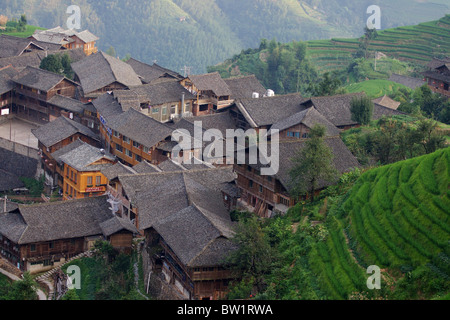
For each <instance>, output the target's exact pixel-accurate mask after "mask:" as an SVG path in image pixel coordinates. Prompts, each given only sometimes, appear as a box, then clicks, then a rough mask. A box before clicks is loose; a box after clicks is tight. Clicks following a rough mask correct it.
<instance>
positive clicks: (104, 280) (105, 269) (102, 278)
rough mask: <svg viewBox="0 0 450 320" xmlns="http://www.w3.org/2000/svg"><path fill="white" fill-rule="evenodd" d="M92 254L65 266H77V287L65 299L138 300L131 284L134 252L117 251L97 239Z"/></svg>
mask: <svg viewBox="0 0 450 320" xmlns="http://www.w3.org/2000/svg"><path fill="white" fill-rule="evenodd" d="M95 248H96V249H97V250H98V251H97V252H96V254H95V255H94V256H93V257H90V258H82V259H77V260H74V261H72V262H71V263H69V264H67V265H65V266H64V267H63V268H62V270H63V271H64V272H67V268H68V267H69V266H70V265H76V266H78V267H79V268H80V272H81V284H80V289H74V290H72V291H74V292H70V295H69V297H66V299H80V300H142V299H144V298H143V297H142V296H141V295H140V294H139V293H138V292H137V290H136V286H135V283H134V271H133V263H134V262H135V261H136V260H137V255H136V254H135V253H134V254H131V255H127V254H123V253H117V252H116V251H115V250H114V249H113V248H112V246H111V245H110V244H109V243H108V242H104V241H98V242H96V244H95Z"/></svg>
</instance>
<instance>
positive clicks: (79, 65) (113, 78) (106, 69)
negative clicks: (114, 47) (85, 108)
mask: <svg viewBox="0 0 450 320" xmlns="http://www.w3.org/2000/svg"><path fill="white" fill-rule="evenodd" d="M72 69H73V71H74V72H75V74H76V75H77V77H78V78H79V79H80V82H81V87H82V89H83V92H84V94H85V95H86V94H89V93H91V92H93V91H96V90H98V89H101V88H103V87H105V86H107V85H109V84H111V83H114V82H118V83H121V84H123V85H124V86H126V87H132V86H138V85H141V84H142V82H141V80H140V79H139V77H138V75H137V74H136V73H135V72H134V70H133V68H131V66H130V65H129V64H127V63H125V62H123V61H121V60H119V59H117V58H114V57H111V56H110V55H108V54H106V53H104V52H97V53H94V54H91V55H90V56H88V57H86V58H84V59H82V60H80V61H78V62H75V63H72Z"/></svg>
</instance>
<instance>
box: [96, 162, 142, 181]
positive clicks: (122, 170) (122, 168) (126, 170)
mask: <svg viewBox="0 0 450 320" xmlns="http://www.w3.org/2000/svg"><path fill="white" fill-rule="evenodd" d="M101 172H102V174H103V175H104V176H105V177H106V178H107V179H108V180H109V181H111V180H114V179H116V178H117V177H118V176H119V175H121V174H135V173H137V171H136V170H134V169H132V168H131V167H128V166H126V165H124V164H123V163H121V162H117V163H116V164H114V165H112V166H108V167H106V168H105V169H103V170H101Z"/></svg>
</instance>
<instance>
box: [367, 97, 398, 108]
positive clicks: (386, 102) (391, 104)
mask: <svg viewBox="0 0 450 320" xmlns="http://www.w3.org/2000/svg"><path fill="white" fill-rule="evenodd" d="M372 102H373V103H376V104H379V105H381V106H383V107H386V108H390V109H394V110H397V108H398V107H399V106H400V104H401V102H398V101H395V100H393V99H391V98H389V97H388V96H387V95H384V96H381V97H379V98H376V99H374V100H372Z"/></svg>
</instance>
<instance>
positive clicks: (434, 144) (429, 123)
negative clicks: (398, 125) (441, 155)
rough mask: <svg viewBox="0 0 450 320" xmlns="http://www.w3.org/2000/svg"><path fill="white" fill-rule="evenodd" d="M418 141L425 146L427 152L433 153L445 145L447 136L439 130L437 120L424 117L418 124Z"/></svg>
mask: <svg viewBox="0 0 450 320" xmlns="http://www.w3.org/2000/svg"><path fill="white" fill-rule="evenodd" d="M417 133H418V135H419V138H418V142H419V144H420V145H421V146H422V147H423V150H424V151H425V154H428V153H432V152H434V151H436V150H437V149H440V148H443V147H445V137H444V136H443V135H442V134H440V133H439V132H438V130H437V122H436V121H434V120H431V119H426V118H423V119H421V120H420V121H419V123H418V126H417Z"/></svg>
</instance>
